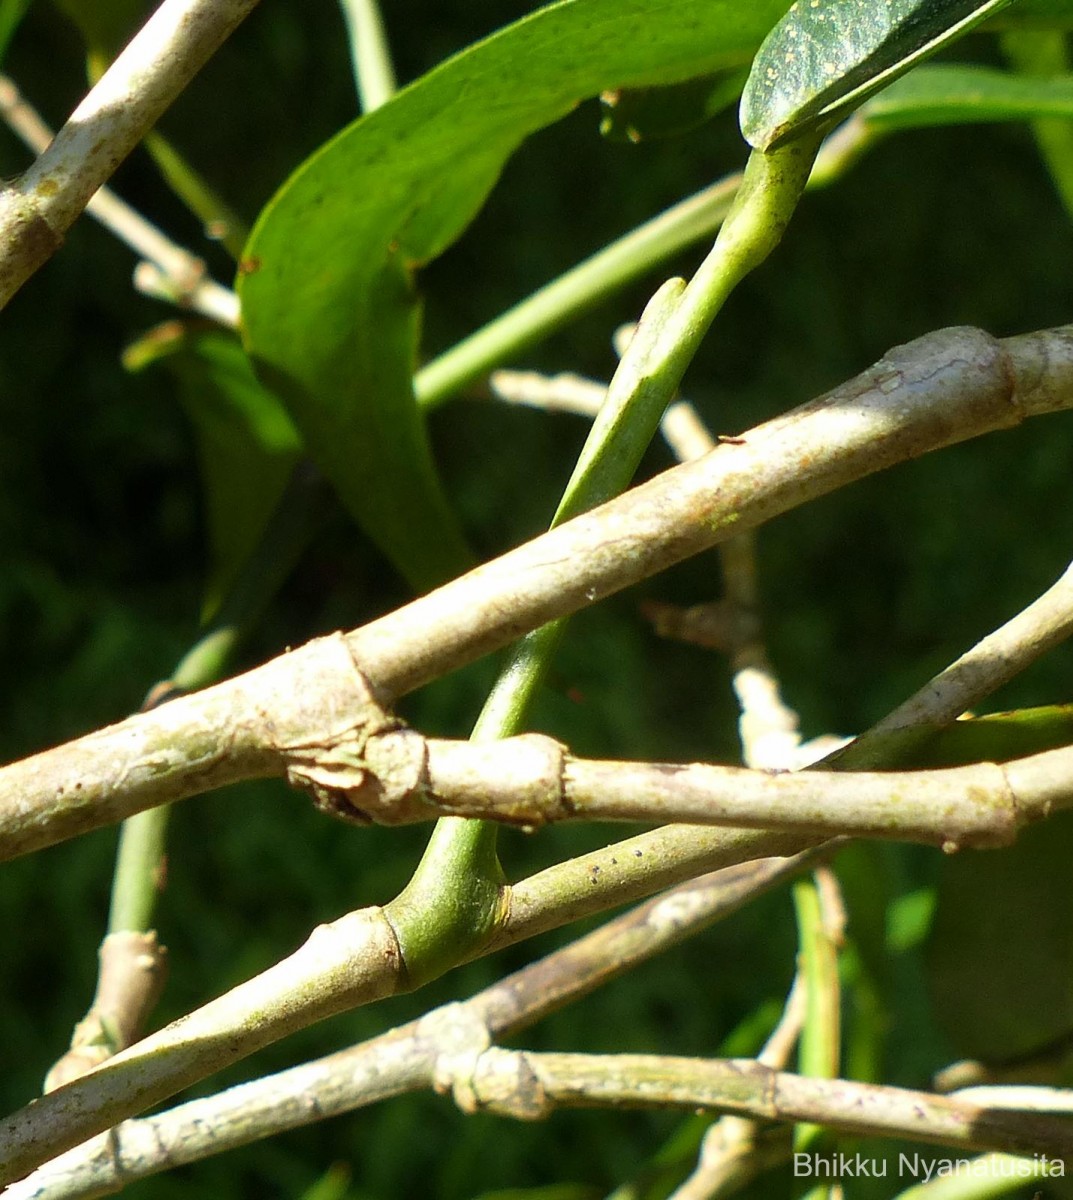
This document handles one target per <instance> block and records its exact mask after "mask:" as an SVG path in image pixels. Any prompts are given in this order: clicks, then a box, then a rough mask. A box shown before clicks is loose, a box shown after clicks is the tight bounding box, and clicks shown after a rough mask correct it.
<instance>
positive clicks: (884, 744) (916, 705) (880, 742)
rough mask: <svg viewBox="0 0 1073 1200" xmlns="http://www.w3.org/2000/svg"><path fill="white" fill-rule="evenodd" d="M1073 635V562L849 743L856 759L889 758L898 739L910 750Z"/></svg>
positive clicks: (855, 762) (861, 763)
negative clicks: (921, 739) (1035, 597)
mask: <svg viewBox="0 0 1073 1200" xmlns="http://www.w3.org/2000/svg"><path fill="white" fill-rule="evenodd" d="M1070 634H1073V563H1071V564H1070V565H1069V566H1068V567H1067V568H1066V569H1065V571H1064V572H1063V573H1062V575H1061V576H1060V577H1059V578H1058V580H1057V581H1056V582H1055V583H1054V584H1052V586H1051V587H1049V588H1048V589H1047V590H1046V591H1045V592H1044V593H1043V594H1042V595H1041V596H1039V597H1038V598H1037V599H1035V600H1033V601H1032V603H1031V604H1029V605H1028V606H1027V607H1026V608H1024V609H1022V610H1021V611H1020V612H1019V613H1018V614H1017V615H1016V616H1015V617H1013V618H1011V619H1010V620H1009V621H1007V622H1006V624H1005V625H1002V626H1001V627H1000V628H998V629H996V630H995V631H994V632H993V633H989V634H988V635H987V636H986V637H984V638H981V640H980V641H979V642H977V644H976V645H975V646H973V648H972V649H971V650H968V651H967V652H966V653H965V654H963V655H962V656H961V657H960V658H959V659H957V660H956V661H955V662H953V663H951V664H950V666H948V667H946V668H945V669H944V670H942V671H940V672H939V674H938V675H936V676H935V678H934V679H931V680H929V681H928V683H926V684H925V685H924V686H923V687H922V688H921V689H920V690H919V691H918V692H916V693H914V694H913V695H912V696H910V697H909V699H908V700H906V701H905V702H904V703H903V704H900V705H899V706H898V707H897V708H896V709H895V710H894V711H893V712H892V713H890V714H889V715H888V716H886V717H884V718H883V720H881V721H879V722H878V723H877V724H875V725H873V726H872V728H871V729H869V730H868V731H867V732H866V733H863V734H861V736H860V737H859V738H857V740H856V741H854V742H852V743H851V744H850V745H849V746H847V747H846V752H847V754H848V755H852V760H851V761H852V763H853V765H854V766H855V767H856V766H858V765H859V766H865V765H867V764H868V762H869V760H870V759H871V757H872V756H873V755H874V754H877V755H879V756H881V757H882V758H883V759H884V760H886V761H889V755H888V754H887V749H888V748H889V746H890V745H891V743H892V741H893V740H894V739H897V740H898V741H899V744H901V745H904V746H905V747H906V748H907V749H908V748H909V746H911V744H912V743H913V742H914V741H916V740H918V739H920V738H923V737H927V736H929V735H930V733H931V732H932V731H933V730H934V729H935V728H936V726H942V725H948V724H949V723H950V722H951V721H954V720H956V719H957V718H958V717H959V716H961V714H962V713H964V712H967V711H968V710H969V709H970V708H972V707H973V705H975V704H978V703H979V702H980V701H981V700H982V699H984V698H985V697H987V696H989V695H990V694H991V693H992V692H994V691H996V690H997V689H998V688H1000V687H1001V686H1002V685H1003V684H1004V683H1007V682H1008V681H1009V680H1011V679H1013V678H1014V677H1015V676H1016V675H1018V674H1019V673H1020V672H1021V671H1023V670H1024V669H1025V668H1026V667H1027V666H1028V665H1029V664H1030V663H1033V662H1035V661H1036V659H1037V658H1040V657H1041V656H1042V655H1044V654H1046V653H1048V651H1050V650H1053V649H1054V647H1055V646H1057V645H1059V644H1060V643H1061V642H1063V641H1065V639H1066V638H1068V637H1069V636H1070Z"/></svg>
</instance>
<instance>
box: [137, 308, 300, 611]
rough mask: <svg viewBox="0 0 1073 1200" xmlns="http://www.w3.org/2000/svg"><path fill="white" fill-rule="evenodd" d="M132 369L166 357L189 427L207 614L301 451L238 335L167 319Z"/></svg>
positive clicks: (140, 347)
mask: <svg viewBox="0 0 1073 1200" xmlns="http://www.w3.org/2000/svg"><path fill="white" fill-rule="evenodd" d="M123 361H124V364H125V365H126V366H127V368H128V369H130V370H135V371H137V370H142V369H143V368H145V367H147V366H149V365H151V364H152V363H157V362H160V363H163V364H164V365H165V366H166V367H167V368H168V369H169V370H170V371H171V372H172V373H173V374H174V375H175V378H176V380H177V382H178V385H179V397H180V400H181V402H182V404H183V407H184V408H185V410H186V413H187V415H188V417H189V418H190V421H191V423H192V424H193V427H194V432H195V436H196V438H197V446H198V456H199V459H200V462H201V474H202V481H203V486H204V494H205V516H206V523H207V525H208V532H209V544H210V547H211V555H212V568H211V572H210V578H209V583H208V587H207V592H206V599H205V605H204V615H205V616H206V617H208V616H210V615H211V614H212V613H213V612H214V611H215V610H216V608H217V607H218V605H219V603H220V601H221V600H222V599H223V597H224V595H225V594H226V593H227V590H228V587H229V585H230V584H231V582H232V581H233V580H234V578H235V576H236V574H237V573H238V571H239V569H240V567H241V566H242V564H243V563H244V562H245V561H246V560H247V558H248V557H249V555H250V552H251V551H252V550H253V548H254V547H255V546H256V545H257V542H258V539H259V538H260V535H261V533H262V532H263V531H264V528H265V526H266V525H267V523H268V519H269V517H270V516H271V514H272V512H273V510H274V509H275V507H276V504H277V502H278V501H279V499H280V497H281V495H282V494H283V490H284V488H285V487H286V485H287V481H288V479H289V478H290V475H291V471H292V469H293V467H294V464H295V463H296V462H297V461H298V457H299V455H300V453H301V448H302V447H301V439H300V437H299V435H298V431H297V430H296V429H295V428H294V425H293V424H292V422H291V419H290V417H289V416H288V414H287V412H286V410H285V409H284V407H283V405H282V404H281V403H280V402H279V400H278V399H277V398H276V397H275V396H273V395H272V393H271V392H269V391H267V390H266V389H265V388H264V387H263V386H262V385H261V383H260V382H259V381H258V380H257V378H256V376H255V375H254V373H253V368H252V367H251V365H250V361H249V359H248V358H247V356H246V354H245V352H244V351H243V349H242V347H241V346H240V345H239V343H238V340H237V339H236V338H235V337H234V336H233V335H232V334H229V333H227V332H225V331H224V330H222V329H220V328H218V327H217V326H210V325H197V324H194V323H192V322H191V323H184V322H180V321H169V322H168V323H167V324H166V325H163V326H160V327H159V328H158V329H156V330H154V331H153V332H152V333H151V334H149V335H148V336H146V337H144V338H142V339H141V340H140V341H138V342H136V343H135V344H134V345H133V346H130V347H129V348H128V349H127V351H126V353H125V354H124V356H123Z"/></svg>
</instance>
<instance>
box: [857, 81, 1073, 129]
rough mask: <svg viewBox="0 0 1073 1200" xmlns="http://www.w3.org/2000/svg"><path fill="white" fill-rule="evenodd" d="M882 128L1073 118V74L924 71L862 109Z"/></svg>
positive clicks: (864, 114) (863, 113)
mask: <svg viewBox="0 0 1073 1200" xmlns="http://www.w3.org/2000/svg"><path fill="white" fill-rule="evenodd" d="M861 115H862V116H863V117H864V118H865V119H866V120H867V121H868V124H869V125H872V126H874V127H875V128H877V129H885V130H887V129H889V130H895V129H909V128H913V127H916V126H922V125H956V124H969V123H972V122H981V121H1026V120H1034V119H1036V118H1038V117H1073V75H1056V76H1051V77H1049V78H1041V77H1034V76H1028V75H1014V74H1011V73H1010V72H1008V71H996V70H993V69H991V68H988V67H973V66H960V67H930V66H929V67H921V68H920V69H919V70H917V71H914V72H913V73H912V74H911V75H907V76H906V77H905V78H904V79H899V80H898V82H897V83H895V84H892V85H891V86H890V87H889V88H887V90H886V91H885V92H883V93H882V94H881V95H879V96H875V97H873V99H871V100H869V102H868V103H867V104H866V105H865V106H864V108H863V109H862V110H861Z"/></svg>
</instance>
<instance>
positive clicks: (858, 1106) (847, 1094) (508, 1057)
mask: <svg viewBox="0 0 1073 1200" xmlns="http://www.w3.org/2000/svg"><path fill="white" fill-rule="evenodd" d="M452 1065H453V1066H454V1068H455V1074H454V1076H453V1078H451V1079H450V1080H449V1081H448V1080H444V1081H443V1082H444V1083H446V1082H449V1083H450V1086H451V1090H452V1092H453V1094H454V1097H455V1101H456V1102H457V1103H458V1105H459V1107H460V1108H462V1109H463V1111H465V1112H477V1111H485V1112H493V1113H498V1114H500V1115H502V1116H508V1117H515V1118H518V1119H520V1120H542V1119H543V1118H545V1117H548V1116H550V1115H551V1113H552V1112H554V1111H555V1110H556V1109H557V1108H560V1107H563V1108H603V1107H609V1106H613V1107H615V1108H627V1107H628V1108H654V1107H661V1108H685V1109H708V1110H711V1111H714V1112H730V1113H737V1114H739V1115H741V1116H749V1117H756V1118H760V1119H763V1120H768V1121H808V1122H810V1123H813V1124H817V1125H824V1126H826V1127H828V1128H830V1129H834V1130H838V1131H841V1132H843V1133H850V1134H856V1135H869V1134H875V1135H880V1136H884V1137H904V1138H909V1139H911V1140H913V1141H922V1142H932V1143H937V1144H939V1145H943V1146H954V1147H957V1148H958V1149H964V1150H1005V1151H1008V1152H1010V1153H1013V1154H1039V1155H1044V1156H1047V1157H1048V1158H1054V1159H1056V1160H1057V1159H1063V1160H1064V1159H1066V1158H1068V1157H1069V1156H1070V1155H1073V1127H1071V1126H1070V1124H1069V1123H1068V1122H1067V1121H1062V1120H1058V1119H1055V1118H1053V1117H1049V1116H1044V1115H1041V1114H1039V1113H1034V1112H1030V1113H1022V1112H1016V1111H1011V1110H1008V1109H1003V1108H998V1107H991V1106H988V1105H986V1104H982V1103H974V1102H970V1101H965V1100H960V1099H956V1098H954V1097H951V1096H936V1095H933V1094H932V1093H929V1092H915V1091H910V1090H909V1089H906V1088H896V1087H887V1086H883V1085H880V1084H864V1083H853V1082H851V1081H849V1080H846V1079H833V1080H832V1079H809V1078H805V1077H803V1076H800V1075H792V1074H789V1073H787V1072H784V1071H775V1070H772V1069H771V1068H770V1067H766V1066H764V1065H763V1064H762V1063H759V1062H756V1061H754V1060H752V1059H709V1060H703V1059H692V1058H674V1057H670V1056H662V1055H649V1054H610V1055H596V1054H534V1053H531V1052H529V1051H525V1050H501V1049H499V1048H498V1047H491V1048H489V1049H488V1050H486V1051H484V1052H483V1053H478V1054H473V1055H469V1056H465V1055H460V1056H459V1058H458V1059H457V1060H456V1062H455V1063H454V1064H452ZM441 1086H442V1084H441Z"/></svg>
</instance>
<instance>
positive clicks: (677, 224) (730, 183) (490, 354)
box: [414, 174, 741, 408]
mask: <svg viewBox="0 0 1073 1200" xmlns="http://www.w3.org/2000/svg"><path fill="white" fill-rule="evenodd" d="M740 183H741V176H740V175H739V174H734V175H730V176H728V177H727V178H726V179H722V180H720V181H719V182H718V183H716V184H713V185H712V186H711V187H709V188H706V189H705V190H704V191H702V192H698V193H697V194H696V195H695V196H691V197H689V199H688V200H683V201H682V202H681V203H680V204H676V205H674V207H673V208H669V209H667V211H666V212H663V213H660V215H659V216H658V217H653V219H652V220H651V221H647V222H645V224H644V225H639V226H638V227H637V228H636V229H634V230H631V231H630V232H629V233H627V234H626V235H624V236H623V237H621V238H619V239H618V240H617V241H614V242H612V243H611V244H610V245H609V246H605V247H604V248H603V249H602V250H600V251H598V252H597V253H596V254H594V255H592V256H591V257H590V258H587V259H585V260H584V261H583V262H580V263H578V265H577V266H576V267H572V268H571V269H570V270H569V271H567V272H566V273H565V274H563V275H560V276H559V277H558V278H557V279H553V280H552V281H551V283H549V284H546V285H545V286H544V287H542V288H540V289H539V290H538V291H536V292H534V293H533V294H532V295H531V296H527V297H526V298H525V299H524V300H522V301H521V302H520V303H519V304H516V305H515V306H514V307H513V308H510V309H508V310H507V311H506V312H505V313H503V314H502V315H501V316H498V317H496V318H495V320H493V321H490V322H489V323H488V324H487V325H485V326H484V327H483V328H481V329H478V330H477V331H476V333H473V334H471V335H470V336H469V337H468V338H465V339H464V340H463V341H461V342H459V343H458V344H457V345H455V346H452V347H451V349H450V350H447V351H445V352H444V353H443V354H441V355H440V356H439V357H438V358H435V359H433V360H432V362H430V363H428V365H427V366H424V367H422V368H421V370H420V371H418V373H417V377H416V378H415V380H414V388H415V390H416V392H417V399H418V403H420V404H421V405H422V406H423V407H425V408H435V407H437V406H438V405H440V404H442V403H443V402H444V401H445V400H449V399H450V398H451V397H452V396H454V395H456V394H457V393H458V392H460V391H462V390H463V389H464V388H465V387H467V386H468V385H469V384H471V383H473V382H475V381H476V380H478V379H482V378H483V377H484V376H485V375H487V374H488V372H489V371H491V370H493V369H494V368H495V367H498V366H501V365H502V364H503V363H505V362H508V361H510V360H511V359H512V358H516V357H517V356H518V355H519V354H521V353H522V352H523V351H525V350H527V349H528V348H529V347H530V346H533V345H535V344H536V343H537V342H539V341H541V340H542V339H543V338H545V337H547V336H548V335H549V334H551V333H554V332H555V330H557V329H561V328H562V327H563V326H564V325H567V324H569V322H570V321H572V320H573V319H574V318H575V317H576V316H578V315H579V314H580V313H583V312H587V311H588V310H589V309H590V308H592V307H593V306H594V305H596V304H599V303H600V301H601V300H605V299H607V298H608V297H609V296H612V295H614V294H615V293H616V292H618V291H619V290H620V289H622V288H623V287H625V286H626V284H628V283H632V282H633V281H634V280H635V279H638V278H640V277H641V276H642V275H644V274H645V273H646V272H647V271H650V270H651V269H652V268H653V267H654V266H655V265H656V264H658V263H660V262H662V261H664V260H665V259H667V258H670V257H671V256H672V255H674V254H677V253H678V252H679V251H680V250H684V249H686V247H688V246H691V245H693V244H694V243H696V242H699V241H701V240H702V239H704V238H706V237H711V236H712V235H713V234H714V233H715V231H716V230H717V229H718V228H719V226H720V225H721V224H722V222H723V219H724V218H725V217H726V215H727V213H728V212H729V211H730V206H731V204H732V203H733V200H734V195H735V193H736V192H737V190H738V185H739V184H740Z"/></svg>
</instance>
